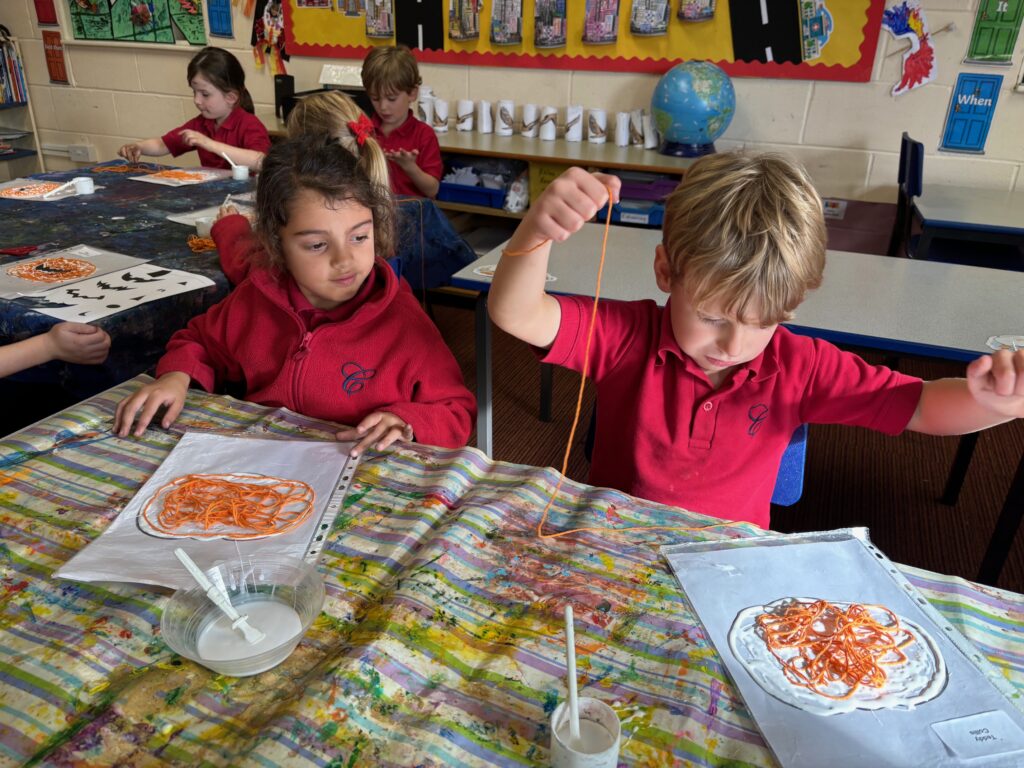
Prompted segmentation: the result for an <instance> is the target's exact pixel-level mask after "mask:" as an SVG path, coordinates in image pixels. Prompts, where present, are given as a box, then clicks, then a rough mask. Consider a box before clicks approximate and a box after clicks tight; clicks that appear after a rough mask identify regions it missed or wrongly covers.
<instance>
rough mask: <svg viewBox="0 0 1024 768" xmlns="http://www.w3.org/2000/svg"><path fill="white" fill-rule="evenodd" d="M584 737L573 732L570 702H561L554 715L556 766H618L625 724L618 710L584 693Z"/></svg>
mask: <svg viewBox="0 0 1024 768" xmlns="http://www.w3.org/2000/svg"><path fill="white" fill-rule="evenodd" d="M579 710H580V740H579V743H572V738H571V736H570V735H569V705H568V704H567V703H565V702H563V703H561V704H559V705H558V706H557V707H556V708H555V711H554V712H553V713H552V715H551V765H552V766H554V768H616V766H617V765H618V763H619V742H620V741H621V737H622V726H621V725H620V723H619V716H618V715H617V714H615V710H614V709H612V708H611V707H610V706H608V705H607V704H605V703H604V702H603V701H601V700H599V699H592V698H590V697H589V696H581V697H580V699H579Z"/></svg>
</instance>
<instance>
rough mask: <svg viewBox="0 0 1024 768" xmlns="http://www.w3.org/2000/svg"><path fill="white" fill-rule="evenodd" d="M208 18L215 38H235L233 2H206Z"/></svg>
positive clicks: (221, 0) (223, 0) (210, 0)
mask: <svg viewBox="0 0 1024 768" xmlns="http://www.w3.org/2000/svg"><path fill="white" fill-rule="evenodd" d="M206 18H208V19H209V20H210V34H211V35H213V36H214V37H234V36H235V34H234V32H233V31H232V24H231V0H206Z"/></svg>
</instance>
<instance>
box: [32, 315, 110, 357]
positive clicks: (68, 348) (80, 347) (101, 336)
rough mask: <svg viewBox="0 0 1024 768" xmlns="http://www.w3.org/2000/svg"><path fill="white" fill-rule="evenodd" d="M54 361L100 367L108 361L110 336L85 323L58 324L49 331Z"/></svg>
mask: <svg viewBox="0 0 1024 768" xmlns="http://www.w3.org/2000/svg"><path fill="white" fill-rule="evenodd" d="M46 336H47V340H48V341H49V342H50V345H51V347H52V350H53V353H52V354H53V359H54V360H64V361H65V362H68V363H80V364H82V365H99V364H100V363H102V362H103V361H104V360H106V359H107V353H108V352H109V351H110V336H108V335H107V332H106V331H104V330H103V329H102V328H97V327H96V326H94V325H86V324H85V323H57V325H55V326H53V327H52V328H51V329H50V330H49V331H47V334H46Z"/></svg>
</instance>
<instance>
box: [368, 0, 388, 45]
mask: <svg viewBox="0 0 1024 768" xmlns="http://www.w3.org/2000/svg"><path fill="white" fill-rule="evenodd" d="M366 36H367V37H369V38H374V39H378V38H382V37H383V38H387V37H394V36H395V12H394V10H393V8H392V5H391V0H366Z"/></svg>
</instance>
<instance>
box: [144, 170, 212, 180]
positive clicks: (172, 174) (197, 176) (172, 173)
mask: <svg viewBox="0 0 1024 768" xmlns="http://www.w3.org/2000/svg"><path fill="white" fill-rule="evenodd" d="M150 175H151V176H152V177H153V178H154V179H174V180H175V181H206V176H205V175H203V174H202V173H196V172H194V171H181V170H178V169H177V168H168V169H167V170H165V171H157V172H156V173H153V174H150Z"/></svg>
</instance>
